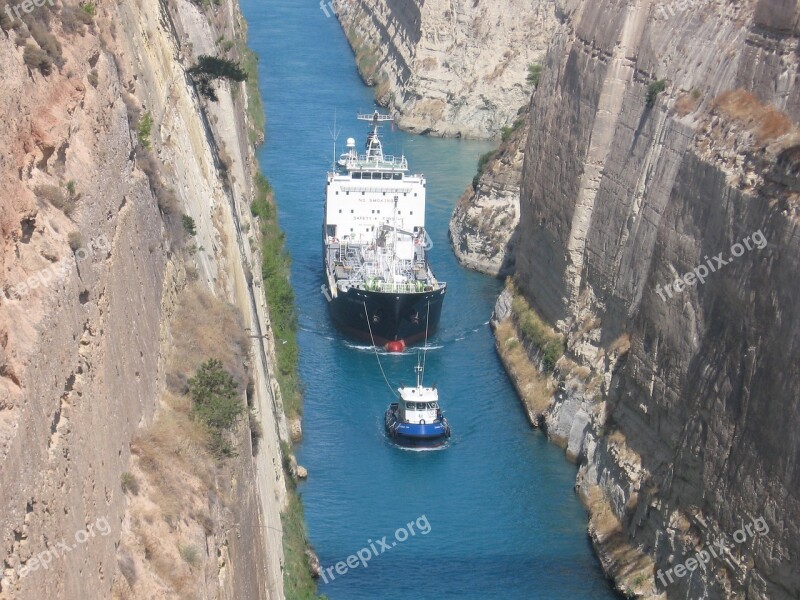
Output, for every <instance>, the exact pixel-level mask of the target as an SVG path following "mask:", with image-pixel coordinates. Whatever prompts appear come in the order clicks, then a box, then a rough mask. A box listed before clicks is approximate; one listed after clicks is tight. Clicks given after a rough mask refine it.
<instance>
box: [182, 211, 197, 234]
mask: <svg viewBox="0 0 800 600" xmlns="http://www.w3.org/2000/svg"><path fill="white" fill-rule="evenodd" d="M181 221H182V222H183V230H184V231H185V232H186V233H187V234H188V235H197V227H196V226H195V223H194V219H193V218H192V217H190V216H189V215H182V216H181Z"/></svg>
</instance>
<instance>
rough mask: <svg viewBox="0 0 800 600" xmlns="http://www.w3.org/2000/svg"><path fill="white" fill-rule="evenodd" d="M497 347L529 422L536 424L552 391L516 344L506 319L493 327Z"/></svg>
mask: <svg viewBox="0 0 800 600" xmlns="http://www.w3.org/2000/svg"><path fill="white" fill-rule="evenodd" d="M495 336H496V337H497V350H498V352H499V354H500V358H501V360H502V361H503V364H504V365H505V367H506V370H507V371H508V373H509V375H510V376H511V380H512V381H513V382H514V386H515V387H516V388H517V393H518V394H519V396H520V398H521V399H522V402H523V403H524V404H525V408H526V410H527V413H528V418H529V419H530V421H531V424H533V425H534V426H538V424H539V418H540V417H541V416H542V415H543V414H544V412H545V411H546V410H547V409H548V408H549V407H550V404H551V403H552V398H553V392H554V391H555V390H554V388H553V387H552V385H551V380H550V379H549V378H548V377H545V376H544V375H542V374H541V373H540V372H539V369H538V368H537V367H536V365H535V364H533V362H531V360H530V358H528V353H527V352H525V349H524V348H523V347H522V345H521V344H520V343H519V340H518V338H517V329H516V327H515V326H514V324H513V323H512V322H511V321H510V320H505V321H503V322H502V323H498V324H497V326H496V327H495Z"/></svg>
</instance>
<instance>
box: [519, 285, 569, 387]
mask: <svg viewBox="0 0 800 600" xmlns="http://www.w3.org/2000/svg"><path fill="white" fill-rule="evenodd" d="M511 309H512V312H513V313H514V318H515V320H516V322H517V326H518V327H519V330H520V333H521V334H522V337H523V338H524V339H525V341H527V342H529V343H530V344H532V345H533V346H534V347H535V348H536V349H537V350H538V352H539V355H540V356H541V359H542V367H543V368H544V370H545V371H547V372H550V371H552V370H553V369H554V368H555V366H556V362H557V361H558V359H559V358H561V355H562V354H564V342H563V340H562V338H561V336H560V335H557V334H555V333H553V332H552V331H549V328H548V327H547V325H545V324H544V323H543V322H542V320H541V319H540V318H539V315H537V314H536V312H535V311H534V310H533V309H532V308H531V307H530V306H529V305H528V303H527V301H526V300H525V299H524V298H523V297H522V296H519V295H517V296H515V297H514V299H513V301H512V304H511Z"/></svg>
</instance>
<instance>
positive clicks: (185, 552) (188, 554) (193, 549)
mask: <svg viewBox="0 0 800 600" xmlns="http://www.w3.org/2000/svg"><path fill="white" fill-rule="evenodd" d="M178 552H179V553H180V555H181V558H182V559H183V562H185V563H186V564H187V565H189V566H192V567H193V566H195V565H196V564H197V563H198V562H200V551H199V550H198V549H197V546H195V545H192V544H190V545H186V546H178Z"/></svg>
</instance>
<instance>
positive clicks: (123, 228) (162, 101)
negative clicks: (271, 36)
mask: <svg viewBox="0 0 800 600" xmlns="http://www.w3.org/2000/svg"><path fill="white" fill-rule="evenodd" d="M29 4H30V3H26V5H28V6H23V7H22V10H21V11H20V10H19V8H20V7H19V6H18V5H15V4H12V3H10V2H2V3H0V26H1V27H2V34H0V64H2V70H3V89H2V91H0V99H2V112H3V118H2V119H0V137H1V138H2V139H3V140H5V141H6V142H7V143H6V144H5V145H4V146H5V147H4V151H3V152H2V153H0V181H1V182H2V185H1V186H0V187H2V189H3V194H2V200H1V201H0V233H1V234H2V237H1V239H2V248H0V266H2V269H0V286H1V288H2V293H1V294H0V504H2V506H3V510H2V513H0V547H2V557H3V560H2V571H0V598H3V599H11V598H13V599H15V600H27V599H34V598H35V599H40V598H46V597H49V598H85V599H94V598H96V599H98V600H107V599H108V598H119V599H123V598H155V597H159V598H179V597H180V598H188V597H203V598H220V599H221V598H236V599H237V600H239V599H243V598H252V599H257V598H259V599H263V598H275V599H277V598H282V597H283V596H284V593H283V570H284V569H283V567H284V559H283V552H282V539H281V538H282V535H281V527H282V526H281V511H283V510H284V509H285V507H286V504H287V501H288V498H287V490H286V481H285V479H284V475H283V470H282V468H281V465H282V455H281V447H280V446H281V444H280V442H281V441H288V435H287V433H286V430H287V428H286V426H285V424H284V417H283V407H282V403H281V399H280V394H279V390H278V388H277V384H276V381H275V377H274V373H273V370H274V369H273V364H274V363H275V360H274V357H273V356H272V354H271V351H270V348H271V344H267V345H266V350H263V349H262V343H263V341H262V337H261V336H262V335H265V336H267V338H268V339H269V337H270V335H271V329H270V323H269V318H268V314H267V310H266V307H265V305H264V302H263V300H262V297H261V295H262V293H263V292H262V289H263V288H262V287H261V286H262V283H261V269H260V268H259V267H260V264H259V263H260V255H259V251H258V243H257V240H256V239H255V232H256V231H257V229H258V222H257V221H255V220H254V219H253V218H252V216H251V211H250V203H251V200H253V198H254V196H255V195H256V189H255V187H256V186H255V185H254V182H253V180H254V170H253V163H254V148H253V144H252V142H253V141H255V140H258V139H260V137H261V133H260V128H261V126H262V125H263V121H262V120H261V116H260V105H259V104H258V102H257V97H256V95H255V94H254V93H253V92H254V90H255V91H257V86H255V85H253V86H248V85H247V84H246V83H231V82H226V81H218V80H217V81H214V82H212V83H211V86H212V89H213V90H215V92H216V93H215V95H216V101H212V100H211V99H210V98H209V97H208V95H207V94H205V95H204V94H201V93H199V92H198V90H199V87H200V86H198V85H197V81H196V80H193V78H192V77H191V76H190V74H189V73H187V71H188V69H190V68H191V67H192V66H194V65H195V64H196V63H197V62H198V60H199V57H200V55H203V54H205V55H213V56H218V57H222V58H224V59H227V60H231V61H233V62H235V63H237V64H239V65H242V66H243V67H244V68H245V69H246V70H248V71H249V77H250V81H251V83H255V70H254V69H253V65H254V60H252V58H251V57H249V55H248V54H247V52H246V50H245V44H244V40H245V26H244V23H243V20H242V18H241V15H240V13H239V7H238V5H237V3H236V2H235V1H231V2H228V1H223V2H220V3H215V4H214V6H213V7H212V6H211V5H210V4H209V3H193V2H189V1H183V0H178V1H177V2H159V1H157V0H141V1H139V2H125V3H88V2H87V3H82V4H81V5H79V4H78V3H77V2H65V3H60V4H56V5H53V3H46V4H44V5H42V4H41V3H36V6H35V7H32V8H31V7H30V6H29ZM29 8H30V10H29ZM15 10H16V13H15V12H14V11H15ZM15 15H16V16H15ZM248 232H250V233H249V235H247V233H248ZM250 237H252V238H253V239H252V241H251V240H250V239H248V238H250ZM211 358H214V359H218V360H220V361H221V364H222V366H223V368H224V369H225V370H226V371H227V372H228V373H230V375H231V377H232V381H233V383H234V384H235V387H236V393H235V400H236V402H238V403H239V406H241V407H242V409H243V414H242V417H241V418H240V419H239V420H238V422H237V423H236V424H235V426H233V427H231V428H230V430H229V431H225V432H224V433H223V434H222V435H221V436H219V437H215V436H210V434H209V431H208V430H207V429H206V428H205V427H204V426H202V425H201V424H200V423H199V421H198V419H197V418H196V415H195V414H194V413H193V409H192V404H191V402H190V400H189V395H188V391H189V384H188V379H189V378H190V377H191V376H192V375H193V374H195V373H196V370H197V369H198V367H199V366H200V364H201V363H202V362H204V361H206V360H208V359H211ZM226 455H227V457H226Z"/></svg>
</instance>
